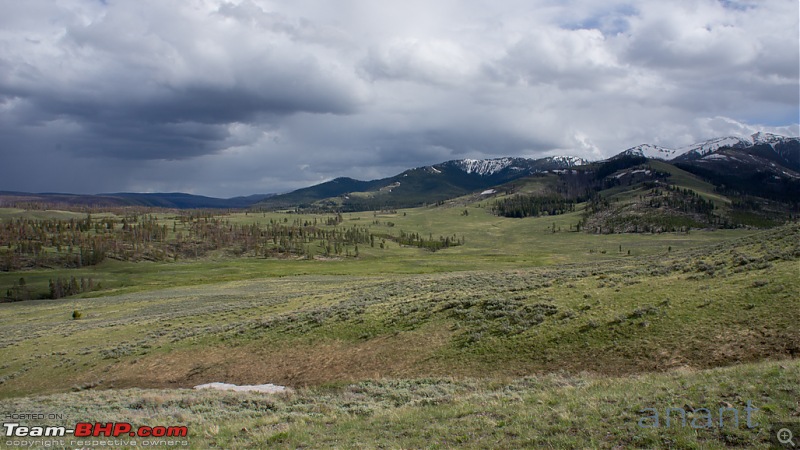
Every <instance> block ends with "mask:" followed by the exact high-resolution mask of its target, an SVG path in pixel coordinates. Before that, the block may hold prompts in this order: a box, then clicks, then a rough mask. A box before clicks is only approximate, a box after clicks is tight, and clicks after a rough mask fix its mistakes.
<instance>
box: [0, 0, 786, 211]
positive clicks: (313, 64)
mask: <svg viewBox="0 0 800 450" xmlns="http://www.w3.org/2000/svg"><path fill="white" fill-rule="evenodd" d="M0 6H1V7H2V11H3V13H2V15H0V190H20V191H33V192H44V191H57V192H73V193H100V192H119V191H135V192H165V191H168V192H172V191H182V192H190V193H196V194H203V195H210V196H216V197H231V196H236V195H248V194H254V193H270V192H283V191H287V190H292V189H296V188H299V187H304V186H308V185H311V184H315V183H318V182H321V181H325V180H328V179H331V178H335V177H338V176H350V177H354V178H358V179H374V178H379V177H384V176H390V175H394V174H396V173H399V172H401V171H402V170H404V169H406V168H410V167H416V166H421V165H427V164H433V163H437V162H442V161H446V160H450V159H461V158H467V157H471V158H488V157H499V156H526V157H541V156H549V155H555V154H566V155H575V156H582V157H585V158H589V159H599V158H602V157H606V156H611V155H613V154H615V153H618V152H619V151H622V150H624V149H626V148H629V147H631V146H634V145H637V144H641V143H653V144H659V145H664V146H669V147H678V146H682V145H686V144H690V143H693V142H698V141H702V140H705V139H708V138H712V137H719V136H727V135H749V134H751V133H753V132H756V131H760V130H763V131H770V132H776V133H779V134H784V135H792V136H797V135H798V134H800V125H799V124H798V122H800V119H799V118H798V115H799V114H800V112H799V111H798V108H799V106H798V105H799V104H800V87H799V86H800V77H799V76H798V70H799V67H800V49H799V48H798V46H799V44H798V41H799V39H800V25H798V21H799V19H798V17H800V12H799V11H798V1H797V0H752V1H750V0H686V1H683V0H676V1H668V2H665V1H663V0H654V1H651V0H638V1H630V0H627V1H626V0H604V1H596V0H500V1H498V0H493V1H492V0H486V1H480V0H461V1H454V0H436V1H427V0H426V1H419V0H404V1H393V0H385V1H384V0H382V1H374V0H336V1H322V0H319V1H314V0H286V1H283V0H274V1H273V0H230V1H221V0H180V1H178V0H169V1H168V0H25V1H18V0H0Z"/></svg>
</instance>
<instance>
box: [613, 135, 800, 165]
mask: <svg viewBox="0 0 800 450" xmlns="http://www.w3.org/2000/svg"><path fill="white" fill-rule="evenodd" d="M799 140H800V138H797V137H787V136H779V135H777V134H772V133H765V132H761V131H760V132H758V133H755V134H753V135H752V136H749V137H737V136H725V137H718V138H714V139H709V140H707V141H702V142H697V143H694V144H690V145H685V146H683V147H679V148H675V149H673V148H668V147H662V146H659V145H653V144H641V145H637V146H636V147H631V148H629V149H627V150H625V151H623V152H621V153H619V155H618V156H640V157H645V158H652V159H662V160H667V161H670V160H677V161H687V160H694V159H699V158H702V157H704V156H706V155H709V154H712V153H714V152H716V151H717V150H719V149H721V148H737V149H747V148H751V147H756V146H760V145H769V146H771V147H772V148H773V149H774V150H775V151H777V152H779V153H781V154H782V156H786V155H783V150H782V148H781V147H785V146H786V145H796V144H793V143H796V142H798V141H799Z"/></svg>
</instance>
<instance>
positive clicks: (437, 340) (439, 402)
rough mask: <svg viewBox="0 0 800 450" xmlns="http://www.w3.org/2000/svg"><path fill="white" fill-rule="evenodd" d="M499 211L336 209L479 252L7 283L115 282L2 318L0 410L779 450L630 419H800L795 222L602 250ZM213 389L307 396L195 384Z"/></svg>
mask: <svg viewBox="0 0 800 450" xmlns="http://www.w3.org/2000/svg"><path fill="white" fill-rule="evenodd" d="M488 208H489V205H488V201H486V200H480V199H472V200H471V201H456V202H452V203H449V204H445V205H442V206H438V207H429V208H417V209H410V210H400V211H397V212H393V213H386V214H375V213H372V212H369V213H353V214H345V215H344V216H343V219H344V223H343V224H342V225H343V226H347V225H349V224H360V225H363V226H368V227H369V228H370V230H371V231H373V232H376V233H378V232H380V233H385V234H390V235H393V236H397V235H399V233H400V231H401V230H404V231H406V232H417V233H420V234H429V235H431V236H434V237H437V236H439V235H442V236H452V235H456V236H457V237H458V238H463V239H464V242H465V243H464V245H461V246H457V247H452V248H448V249H444V250H440V251H437V252H429V251H426V250H422V249H419V248H412V247H403V246H400V245H398V244H397V243H395V242H392V241H389V240H387V241H386V243H385V245H384V248H380V247H379V246H377V245H376V246H375V247H370V246H368V245H367V246H364V248H361V249H360V256H359V257H358V258H354V257H337V258H315V259H313V260H307V259H303V258H285V259H264V258H260V257H240V258H231V257H230V256H228V255H226V254H224V253H222V252H221V253H219V254H214V255H211V256H208V257H205V258H202V259H200V260H183V261H178V262H138V263H131V262H120V261H105V262H103V263H102V264H100V265H98V266H95V267H90V268H83V269H72V270H66V269H37V270H31V271H24V272H17V273H4V274H0V287H2V286H4V285H7V284H10V283H13V282H15V281H16V280H17V279H19V278H20V277H25V279H26V281H27V284H28V285H29V286H33V287H34V289H44V288H46V286H47V280H48V279H50V278H52V277H55V276H87V277H88V276H92V277H93V278H94V279H95V280H96V282H99V283H101V284H102V288H101V289H99V290H97V291H94V292H88V293H84V294H81V295H79V296H73V297H68V298H64V299H59V300H32V301H24V302H15V303H5V304H0V323H2V324H3V326H2V327H1V328H0V349H1V351H2V354H3V359H2V363H0V364H1V365H0V398H2V399H3V400H0V411H28V410H31V411H38V410H39V409H41V408H46V409H48V411H49V410H50V409H53V410H57V411H58V412H63V413H64V414H65V416H66V418H67V419H68V422H69V421H74V420H78V419H81V420H82V419H89V420H92V421H107V420H122V419H125V420H132V421H134V422H137V423H141V424H144V425H167V424H170V425H175V424H187V425H188V426H190V430H191V436H190V438H191V439H190V441H191V445H192V446H193V447H195V448H206V447H209V446H217V447H221V448H230V447H253V446H256V447H260V446H265V445H274V446H278V447H301V446H302V447H316V448H324V447H331V446H339V447H366V448H372V447H379V446H383V447H389V448H394V447H402V448H410V447H411V448H413V447H429V446H430V447H439V448H450V447H460V446H466V447H478V448H520V447H526V446H528V447H541V446H551V447H555V448H585V447H602V448H615V447H616V448H619V447H631V446H633V447H644V448H653V447H670V446H672V447H676V448H718V447H725V446H750V445H753V446H756V447H758V446H762V447H766V446H767V445H768V444H767V442H768V439H769V437H768V435H769V429H768V427H766V426H760V427H756V428H754V429H747V428H746V427H738V428H735V427H732V428H725V427H722V428H720V427H717V426H715V427H711V428H710V429H707V430H706V429H704V430H700V431H697V430H694V429H692V428H691V427H689V428H670V429H666V428H657V429H644V428H641V427H639V426H638V425H637V424H638V420H639V419H640V417H641V414H638V411H639V410H641V409H642V408H645V407H651V406H652V407H654V408H661V409H663V408H665V407H670V406H676V407H682V406H684V404H687V405H692V406H693V407H694V408H699V407H705V406H708V407H709V408H711V409H714V408H719V405H726V404H729V405H732V407H735V408H739V407H743V406H744V404H745V402H746V401H747V400H752V402H753V404H754V405H755V406H756V407H758V408H759V411H760V412H759V416H758V418H759V419H762V420H763V422H764V423H771V422H773V421H776V420H781V421H800V418H799V417H798V415H800V404H798V403H797V398H798V390H797V389H798V388H797V386H798V385H800V384H798V381H799V380H798V378H800V365H798V360H797V358H798V355H800V330H798V328H797V323H798V321H799V319H800V302H799V301H798V298H797V293H798V292H800V266H798V261H799V260H800V224H796V223H795V224H788V225H784V226H781V227H778V228H775V229H771V230H746V229H738V230H719V231H702V230H692V231H691V232H689V233H663V234H616V235H603V236H598V235H592V234H586V233H578V232H574V231H570V230H571V226H573V225H574V224H575V223H577V222H578V221H579V220H580V211H577V212H575V213H571V214H565V215H561V216H554V217H540V218H529V219H508V218H499V217H496V216H493V215H491V214H490V213H489V211H488ZM465 211H466V213H465ZM13 214H16V215H19V214H21V213H20V212H19V211H15V212H14V213H13ZM295 216H296V215H293V214H281V213H267V214H262V213H258V214H247V215H245V214H236V215H231V216H228V220H230V221H231V222H236V223H253V222H260V223H264V222H267V221H269V220H270V219H275V220H283V219H288V220H292V218H293V217H295ZM303 217H309V218H312V217H314V216H303ZM317 217H318V218H320V219H322V218H324V217H325V216H317ZM160 220H163V221H164V223H169V224H171V223H172V220H173V218H172V217H170V215H169V214H164V215H163V216H162V217H160ZM73 311H79V312H80V313H81V314H82V317H81V318H80V319H79V320H73V319H72V314H73ZM213 381H223V382H229V383H236V384H261V383H276V384H283V385H287V386H290V387H292V388H294V389H295V392H293V393H290V394H282V395H277V396H274V395H273V396H269V395H263V394H244V393H239V394H234V393H216V392H202V393H200V392H196V391H187V390H182V389H181V388H189V387H192V386H194V385H198V384H202V383H207V382H213ZM37 405H38V406H37ZM715 417H716V416H715ZM580 430H583V431H580Z"/></svg>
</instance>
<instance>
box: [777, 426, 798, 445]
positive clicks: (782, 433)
mask: <svg viewBox="0 0 800 450" xmlns="http://www.w3.org/2000/svg"><path fill="white" fill-rule="evenodd" d="M793 437H794V435H793V434H792V431H791V430H790V429H788V428H781V429H780V430H778V442H780V443H781V445H786V444H789V445H791V446H792V447H794V446H795V445H794V441H793V440H792V438H793Z"/></svg>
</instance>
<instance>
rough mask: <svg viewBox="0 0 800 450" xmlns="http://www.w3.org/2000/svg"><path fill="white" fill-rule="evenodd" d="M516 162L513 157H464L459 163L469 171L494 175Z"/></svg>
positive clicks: (464, 169)
mask: <svg viewBox="0 0 800 450" xmlns="http://www.w3.org/2000/svg"><path fill="white" fill-rule="evenodd" d="M513 163H514V160H513V159H512V158H496V159H462V160H461V161H458V162H457V164H458V166H459V167H460V168H461V170H463V171H464V172H467V173H475V174H478V175H481V176H487V175H494V174H495V173H497V172H500V171H501V170H503V169H505V168H506V167H508V166H510V165H511V164H513Z"/></svg>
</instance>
